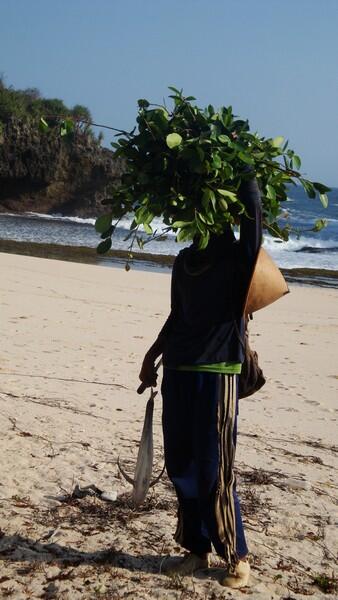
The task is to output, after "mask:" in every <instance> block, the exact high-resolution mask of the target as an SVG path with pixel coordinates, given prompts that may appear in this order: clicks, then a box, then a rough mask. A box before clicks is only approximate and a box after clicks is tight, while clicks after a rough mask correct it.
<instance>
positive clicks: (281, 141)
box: [271, 135, 284, 148]
mask: <svg viewBox="0 0 338 600" xmlns="http://www.w3.org/2000/svg"><path fill="white" fill-rule="evenodd" d="M282 144H284V137H283V136H282V135H277V136H276V137H275V138H273V140H272V142H271V145H272V146H273V147H274V148H280V147H281V146H282Z"/></svg>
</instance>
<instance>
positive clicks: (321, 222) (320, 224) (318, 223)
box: [312, 219, 327, 232]
mask: <svg viewBox="0 0 338 600" xmlns="http://www.w3.org/2000/svg"><path fill="white" fill-rule="evenodd" d="M326 226H327V220H326V219H317V221H316V222H315V224H314V226H313V228H312V231H316V232H317V231H321V230H322V229H324V227H326Z"/></svg>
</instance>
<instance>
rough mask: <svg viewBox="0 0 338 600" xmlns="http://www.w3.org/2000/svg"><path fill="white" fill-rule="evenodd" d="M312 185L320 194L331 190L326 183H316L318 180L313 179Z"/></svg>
mask: <svg viewBox="0 0 338 600" xmlns="http://www.w3.org/2000/svg"><path fill="white" fill-rule="evenodd" d="M312 185H313V187H314V188H316V190H317V191H318V192H319V193H320V194H325V193H326V192H331V188H329V187H327V185H324V184H323V183H318V181H313V182H312Z"/></svg>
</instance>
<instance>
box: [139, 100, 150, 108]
mask: <svg viewBox="0 0 338 600" xmlns="http://www.w3.org/2000/svg"><path fill="white" fill-rule="evenodd" d="M137 104H138V105H139V107H140V108H148V106H150V104H149V102H148V100H145V99H144V98H140V100H138V101H137Z"/></svg>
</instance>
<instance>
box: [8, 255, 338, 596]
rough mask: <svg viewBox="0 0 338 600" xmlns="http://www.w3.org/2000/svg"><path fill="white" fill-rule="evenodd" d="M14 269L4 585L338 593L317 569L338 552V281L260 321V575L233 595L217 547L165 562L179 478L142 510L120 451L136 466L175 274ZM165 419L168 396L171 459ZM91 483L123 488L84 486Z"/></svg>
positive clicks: (251, 449)
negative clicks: (150, 354) (145, 361)
mask: <svg viewBox="0 0 338 600" xmlns="http://www.w3.org/2000/svg"><path fill="white" fill-rule="evenodd" d="M0 269H1V341H2V343H1V350H0V417H1V418H0V457H1V458H0V468H1V477H0V498H1V500H0V598H5V597H9V598H18V599H19V598H64V599H69V600H76V599H78V598H79V599H80V598H81V599H87V598H88V599H89V598H90V599H92V598H107V599H108V598H109V599H114V598H133V599H134V598H135V599H143V598H148V599H149V598H159V599H162V598H172V599H185V598H189V599H190V598H191V599H195V598H196V599H201V600H202V599H206V598H211V599H213V598H242V597H243V594H244V593H246V594H247V595H249V596H251V597H252V598H253V599H254V600H256V599H262V600H263V599H264V600H268V599H269V600H271V599H277V598H278V599H285V600H286V599H290V600H291V598H293V599H301V598H308V597H309V596H312V598H324V597H325V598H334V597H335V594H334V591H333V590H332V586H331V592H330V593H328V594H325V595H324V593H323V592H322V591H321V590H320V589H319V587H318V586H316V585H314V583H313V578H314V577H316V575H317V576H318V575H323V579H322V584H324V583H325V579H324V575H325V576H326V577H327V578H329V577H331V576H332V571H333V568H334V565H335V557H334V555H335V552H336V549H337V548H335V539H334V532H335V523H336V521H337V516H336V514H335V506H336V503H337V502H336V499H337V493H336V492H337V479H336V478H335V474H336V468H337V462H336V457H337V446H335V442H336V439H337V427H336V424H337V405H336V404H335V401H336V400H337V387H338V385H337V384H338V361H337V348H338V291H337V290H332V289H319V288H314V287H300V286H292V287H291V294H290V295H289V296H287V297H285V298H283V299H282V300H280V301H279V302H277V303H276V304H274V305H273V306H271V307H269V308H267V309H265V310H263V311H261V312H260V313H257V314H256V316H255V319H254V321H253V323H252V324H251V341H252V345H253V346H254V347H255V348H256V349H257V350H258V352H259V356H260V363H261V365H262V366H263V368H264V372H265V374H266V376H267V378H268V382H267V384H266V386H265V387H264V388H263V389H262V390H261V392H260V393H258V394H256V395H255V396H253V397H251V398H248V399H246V400H243V401H242V403H241V408H240V421H239V430H240V435H239V441H238V450H237V474H238V485H239V491H240V495H241V498H242V506H243V513H244V519H245V524H246V531H247V537H248V542H249V545H250V551H251V558H250V560H251V565H252V587H251V588H250V589H247V590H244V591H237V592H233V593H232V594H231V593H230V592H229V590H226V589H225V588H222V587H221V586H220V584H219V582H218V579H219V576H220V574H221V571H220V569H219V567H220V563H219V561H218V560H217V558H216V557H215V558H214V561H213V566H214V568H213V569H212V570H211V571H210V572H209V573H205V572H201V573H198V574H196V576H195V577H194V578H192V577H188V578H185V579H181V578H169V577H167V576H164V575H161V574H160V570H161V565H162V563H163V560H164V558H165V556H166V555H168V554H178V548H177V547H176V546H175V542H174V541H173V538H172V534H173V531H174V528H175V499H174V496H173V493H172V491H171V487H170V484H169V482H168V480H167V479H166V478H163V479H162V481H161V483H160V484H158V485H157V486H156V487H155V488H154V489H153V491H152V492H151V493H150V494H149V497H148V499H147V501H146V504H145V505H144V507H142V508H141V509H140V510H137V511H136V510H133V509H132V507H131V504H130V500H129V492H130V485H129V484H127V483H125V482H124V481H123V480H122V479H121V478H120V477H119V474H118V469H117V466H116V460H117V457H118V456H120V457H121V460H122V461H123V464H124V466H125V468H126V469H128V470H129V472H130V473H131V474H132V472H133V466H134V464H135V459H136V454H137V444H138V440H139V438H140V434H141V427H142V421H143V415H144V408H145V402H146V399H147V397H146V394H145V395H144V396H142V397H139V396H137V394H136V393H135V388H136V387H137V385H138V371H139V366H140V362H141V360H142V357H143V353H144V351H145V350H146V349H147V347H148V345H149V344H150V343H151V342H152V341H153V339H154V337H155V335H156V332H157V331H158V329H159V328H160V327H161V325H162V323H163V321H164V319H165V317H166V314H167V311H168V303H169V287H170V275H169V274H168V273H167V272H163V273H150V272H141V271H136V270H132V271H130V272H129V273H126V272H125V271H124V270H123V269H108V268H105V267H98V266H89V265H81V264H73V263H65V262H61V261H52V260H43V259H38V258H27V257H21V256H20V257H19V256H15V255H6V254H0ZM160 418H161V408H160V400H159V401H158V402H157V405H156V409H155V449H156V463H157V464H156V468H155V472H156V471H157V470H158V469H160V468H161V466H162V460H163V459H162V447H161V427H160ZM290 478H292V480H291V482H290ZM294 479H296V482H294V481H293V480H294ZM299 480H301V481H303V482H305V483H303V484H300V487H301V488H305V489H295V487H296V488H297V487H298V483H297V482H299ZM290 483H291V486H290ZM76 484H79V485H80V486H87V485H91V484H95V485H96V486H97V487H98V488H100V489H101V490H106V491H113V490H116V491H117V492H118V499H117V501H116V502H115V503H109V502H105V501H103V500H102V499H100V498H97V497H92V496H86V497H84V498H80V499H79V498H74V496H73V495H72V492H73V491H74V487H75V485H76ZM327 583H330V582H329V581H327Z"/></svg>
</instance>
